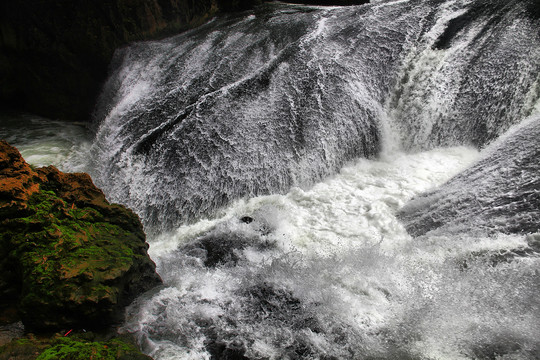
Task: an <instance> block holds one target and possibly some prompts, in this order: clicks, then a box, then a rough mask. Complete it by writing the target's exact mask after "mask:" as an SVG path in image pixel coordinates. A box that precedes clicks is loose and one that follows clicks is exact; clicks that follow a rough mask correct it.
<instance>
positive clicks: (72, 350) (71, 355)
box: [36, 338, 140, 360]
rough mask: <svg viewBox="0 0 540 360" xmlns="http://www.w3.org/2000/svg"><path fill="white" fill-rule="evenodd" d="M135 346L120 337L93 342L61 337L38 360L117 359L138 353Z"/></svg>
mask: <svg viewBox="0 0 540 360" xmlns="http://www.w3.org/2000/svg"><path fill="white" fill-rule="evenodd" d="M138 354H140V352H139V350H137V348H135V346H133V345H131V344H128V343H125V342H123V341H122V340H119V339H113V340H111V341H108V342H91V341H85V340H81V339H71V338H60V339H58V340H57V342H56V343H55V344H53V346H51V347H50V348H48V349H46V350H45V351H44V352H43V353H41V355H39V357H38V358H37V359H36V360H115V359H118V358H119V357H121V356H129V355H138Z"/></svg>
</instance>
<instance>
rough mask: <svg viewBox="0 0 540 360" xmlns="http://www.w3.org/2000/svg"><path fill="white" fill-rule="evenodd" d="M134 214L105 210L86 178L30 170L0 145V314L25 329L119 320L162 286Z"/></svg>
mask: <svg viewBox="0 0 540 360" xmlns="http://www.w3.org/2000/svg"><path fill="white" fill-rule="evenodd" d="M147 249H148V244H147V243H146V242H145V235H144V232H143V229H142V225H141V223H140V221H139V218H138V217H137V215H135V214H134V213H133V212H132V211H130V210H129V209H127V208H125V207H123V206H121V205H116V204H109V203H108V202H107V200H106V199H105V196H104V195H103V193H102V192H101V191H100V190H99V189H98V188H96V187H95V186H94V184H93V183H92V180H91V179H90V176H88V175H87V174H83V173H80V174H67V173H63V172H60V171H59V170H58V169H56V168H55V167H53V166H49V167H46V168H39V169H33V168H31V167H30V165H28V164H27V163H26V162H25V161H24V159H23V158H22V157H21V155H20V153H19V152H18V151H17V149H15V148H14V147H12V146H10V145H9V144H7V143H6V142H5V141H0V299H1V300H0V303H1V304H0V312H1V313H2V315H3V316H4V315H5V314H7V313H9V311H10V309H14V308H15V309H16V311H17V314H18V317H19V318H20V319H21V320H22V322H23V324H24V326H25V329H26V330H27V331H28V330H32V331H49V330H53V331H56V330H62V329H72V328H75V329H76V328H80V329H83V328H84V329H94V330H103V329H105V328H106V327H108V326H110V325H112V324H115V323H118V322H120V321H122V318H123V313H124V311H123V309H124V307H125V306H126V305H127V304H129V303H130V302H131V301H132V300H133V299H134V298H135V297H136V296H137V295H139V294H141V293H142V292H144V291H146V290H149V289H150V288H152V287H154V286H156V285H158V284H160V283H161V279H160V278H159V276H158V275H157V274H156V272H155V264H154V263H153V262H152V260H151V259H150V258H149V257H148V254H147Z"/></svg>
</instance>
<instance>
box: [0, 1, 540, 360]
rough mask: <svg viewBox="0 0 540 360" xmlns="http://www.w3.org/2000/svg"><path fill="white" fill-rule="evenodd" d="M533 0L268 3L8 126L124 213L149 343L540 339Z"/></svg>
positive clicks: (415, 345)
mask: <svg viewBox="0 0 540 360" xmlns="http://www.w3.org/2000/svg"><path fill="white" fill-rule="evenodd" d="M535 6H536V5H535V4H534V2H532V1H531V2H528V1H509V2H508V1H506V2H502V1H501V2H498V1H496V2H493V3H492V4H489V5H486V3H485V2H482V1H474V0H463V1H414V0H409V1H407V0H400V1H373V2H372V4H368V5H363V6H354V7H306V6H296V5H286V4H279V3H278V4H269V5H265V6H262V7H259V8H257V9H255V10H254V11H250V12H246V13H243V14H239V15H234V16H233V15H231V16H224V17H220V18H217V19H214V20H212V21H211V22H210V23H208V24H206V25H204V26H202V27H201V28H198V29H195V30H192V31H189V32H187V33H184V34H181V35H178V36H176V37H172V38H169V39H164V40H161V41H156V42H145V43H137V44H133V45H132V46H130V47H127V48H124V49H121V50H119V51H118V52H117V54H116V57H115V61H114V64H113V66H112V69H111V76H110V78H109V81H108V82H107V84H106V85H105V87H104V90H103V94H102V98H101V100H100V103H99V104H98V107H97V108H96V120H95V123H94V124H93V126H92V131H87V130H85V129H84V128H82V127H81V126H80V125H78V124H65V123H56V122H53V121H50V120H49V121H47V120H43V119H38V118H35V117H32V116H30V115H25V116H23V117H22V118H21V117H20V116H19V115H17V116H11V117H7V116H6V117H3V118H2V127H1V128H0V135H1V137H2V138H6V139H7V140H8V141H10V142H11V143H12V144H13V145H15V146H17V147H18V148H19V149H20V150H21V152H22V154H23V156H25V158H26V159H27V161H29V162H30V163H32V164H35V165H40V166H41V165H48V164H54V165H56V166H59V167H60V168H61V169H62V170H65V171H87V172H89V173H90V174H91V175H92V177H93V179H94V181H95V182H96V184H97V185H98V186H100V187H101V188H103V190H104V192H105V193H106V195H107V197H108V198H110V199H111V200H113V201H116V202H120V203H123V204H125V205H127V206H130V207H132V208H133V209H134V210H135V211H136V212H137V213H138V214H139V216H140V217H141V220H142V221H143V223H144V225H145V229H146V231H147V233H148V242H149V243H150V250H149V253H150V256H151V257H152V258H153V260H154V261H155V262H156V264H157V271H158V272H159V273H160V275H161V276H162V278H163V280H164V285H163V286H162V287H159V288H157V289H154V290H153V291H151V292H149V293H147V294H143V295H142V296H141V297H140V298H139V299H137V300H136V301H135V302H134V303H133V304H132V305H131V306H130V307H129V308H128V311H127V316H126V323H125V324H124V326H123V328H122V329H121V331H126V332H132V333H134V334H135V335H136V336H137V338H138V340H139V341H140V344H141V347H142V348H143V350H144V351H145V352H146V353H148V354H150V355H151V356H153V357H154V358H155V359H158V360H173V359H175V360H176V359H178V360H180V359H182V360H184V359H430V360H435V359H437V360H438V359H527V360H529V359H530V360H532V359H538V358H540V340H539V339H540V274H539V269H540V234H539V225H538V218H539V217H538V216H539V215H540V210H539V209H540V195H539V194H540V176H539V174H540V164H538V163H537V161H536V159H537V158H538V156H540V146H539V144H538V141H537V139H538V136H540V114H539V110H540V102H539V98H540V82H539V79H540V78H539V75H538V74H539V72H538V70H539V69H540V34H539V33H538V28H540V27H539V25H540V24H539V20H538V12H535V11H536V10H535V9H536V8H535ZM21 121H27V123H28V124H29V125H28V126H29V127H28V128H27V129H32V131H21V128H20V127H19V124H20V123H21ZM11 124H13V125H11Z"/></svg>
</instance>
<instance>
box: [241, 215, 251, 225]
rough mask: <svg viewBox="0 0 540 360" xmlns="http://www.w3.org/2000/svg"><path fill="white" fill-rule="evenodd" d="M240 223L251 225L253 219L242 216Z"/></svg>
mask: <svg viewBox="0 0 540 360" xmlns="http://www.w3.org/2000/svg"><path fill="white" fill-rule="evenodd" d="M240 221H241V222H243V223H245V224H251V223H252V222H253V218H252V217H249V216H243V217H241V218H240Z"/></svg>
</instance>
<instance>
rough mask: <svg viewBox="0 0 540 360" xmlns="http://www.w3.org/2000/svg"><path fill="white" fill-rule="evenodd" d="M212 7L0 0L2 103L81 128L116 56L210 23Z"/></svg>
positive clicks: (177, 1)
mask: <svg viewBox="0 0 540 360" xmlns="http://www.w3.org/2000/svg"><path fill="white" fill-rule="evenodd" d="M216 10H217V8H216V6H215V5H214V4H213V1H212V0H197V1H193V0H95V1H84V0H72V1H60V0H52V1H41V0H28V1H19V0H4V1H2V2H0V102H5V103H8V105H11V106H13V105H15V106H17V107H19V108H22V109H23V110H25V111H30V112H33V113H36V114H39V115H43V116H47V117H52V118H61V119H71V120H77V121H81V120H87V119H88V118H89V117H90V114H91V112H92V109H93V107H94V104H95V101H96V98H97V95H98V94H99V90H100V88H101V86H102V83H103V82H104V81H105V78H106V76H107V68H108V66H109V63H110V61H111V59H112V55H113V53H114V51H115V49H116V48H118V47H120V46H122V45H124V44H127V43H128V42H131V41H136V40H145V39H151V38H156V37H160V36H164V35H167V34H172V33H177V32H180V31H182V30H186V29H188V28H192V27H195V26H197V25H199V24H202V23H203V22H205V21H207V20H209V19H210V17H211V16H212V15H213V14H214V13H215V12H216Z"/></svg>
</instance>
